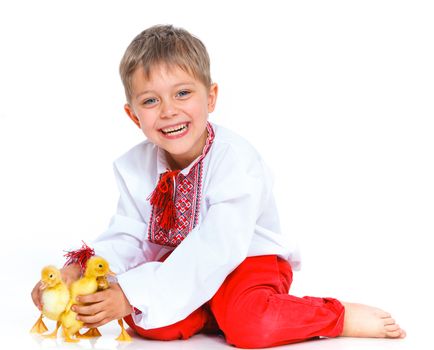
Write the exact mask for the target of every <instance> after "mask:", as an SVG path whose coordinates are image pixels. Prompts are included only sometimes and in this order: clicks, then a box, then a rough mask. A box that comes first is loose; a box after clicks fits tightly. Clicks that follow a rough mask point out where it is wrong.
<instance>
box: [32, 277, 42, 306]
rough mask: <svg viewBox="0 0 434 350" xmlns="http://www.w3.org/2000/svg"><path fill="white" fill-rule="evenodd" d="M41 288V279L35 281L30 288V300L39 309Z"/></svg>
mask: <svg viewBox="0 0 434 350" xmlns="http://www.w3.org/2000/svg"><path fill="white" fill-rule="evenodd" d="M41 298H42V290H41V281H39V282H38V283H36V285H35V287H34V288H33V290H32V300H33V304H35V306H36V307H37V308H38V309H39V311H41V310H42V300H41Z"/></svg>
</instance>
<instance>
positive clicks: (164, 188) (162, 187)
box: [148, 170, 179, 230]
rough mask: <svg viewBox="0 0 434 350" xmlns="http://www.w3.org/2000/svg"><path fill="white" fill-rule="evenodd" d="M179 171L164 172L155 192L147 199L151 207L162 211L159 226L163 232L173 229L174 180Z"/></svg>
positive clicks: (174, 221)
mask: <svg viewBox="0 0 434 350" xmlns="http://www.w3.org/2000/svg"><path fill="white" fill-rule="evenodd" d="M178 173H179V170H174V171H169V170H168V171H166V172H165V173H164V174H163V175H162V176H161V178H160V181H159V182H158V184H157V187H155V190H154V191H153V192H152V193H151V195H150V196H149V197H148V199H150V202H151V204H152V205H153V206H155V207H156V208H158V209H162V210H163V213H162V214H161V218H160V222H159V225H160V227H161V228H163V229H165V230H170V229H173V228H175V224H176V210H175V203H174V201H173V200H174V198H173V197H174V193H175V178H176V176H177V175H178Z"/></svg>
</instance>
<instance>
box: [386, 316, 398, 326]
mask: <svg viewBox="0 0 434 350" xmlns="http://www.w3.org/2000/svg"><path fill="white" fill-rule="evenodd" d="M391 324H396V321H395V320H394V319H393V318H391V317H388V318H385V319H384V325H385V326H388V325H391Z"/></svg>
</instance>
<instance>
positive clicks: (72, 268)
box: [60, 263, 81, 287]
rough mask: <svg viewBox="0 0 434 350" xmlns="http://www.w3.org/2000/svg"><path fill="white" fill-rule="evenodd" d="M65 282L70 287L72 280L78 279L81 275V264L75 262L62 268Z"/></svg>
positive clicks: (61, 272)
mask: <svg viewBox="0 0 434 350" xmlns="http://www.w3.org/2000/svg"><path fill="white" fill-rule="evenodd" d="M60 274H61V275H62V280H63V282H65V283H66V285H67V286H68V287H69V286H70V285H71V283H72V282H75V281H77V280H78V279H79V278H80V277H81V267H80V265H79V264H77V263H74V264H71V265H68V266H65V267H64V268H62V269H60Z"/></svg>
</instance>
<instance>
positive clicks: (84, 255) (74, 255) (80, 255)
mask: <svg viewBox="0 0 434 350" xmlns="http://www.w3.org/2000/svg"><path fill="white" fill-rule="evenodd" d="M81 242H82V243H83V245H82V246H81V248H80V249H77V250H72V251H69V252H67V253H66V254H64V255H63V256H64V257H65V258H67V260H66V263H65V265H64V266H68V265H71V264H74V263H77V264H79V265H80V267H81V272H82V273H83V272H84V270H85V269H86V263H87V261H88V260H89V259H90V258H91V257H92V256H94V255H95V251H94V250H93V249H92V248H90V247H89V246H88V245H87V244H86V243H84V242H83V241H81Z"/></svg>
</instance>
